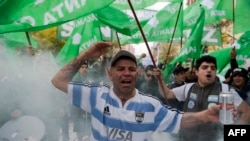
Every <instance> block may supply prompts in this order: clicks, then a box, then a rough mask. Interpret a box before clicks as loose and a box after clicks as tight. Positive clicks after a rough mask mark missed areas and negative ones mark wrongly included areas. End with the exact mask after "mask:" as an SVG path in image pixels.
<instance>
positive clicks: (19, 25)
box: [0, 0, 114, 33]
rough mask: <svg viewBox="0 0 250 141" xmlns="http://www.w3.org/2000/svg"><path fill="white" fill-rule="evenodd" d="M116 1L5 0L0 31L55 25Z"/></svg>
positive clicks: (0, 9) (0, 4)
mask: <svg viewBox="0 0 250 141" xmlns="http://www.w3.org/2000/svg"><path fill="white" fill-rule="evenodd" d="M113 1H114V0H102V1H100V0H64V1H61V0H46V1H45V0H36V1H35V0H23V1H17V0H2V1H0V13H1V16H0V33H6V32H13V31H34V30H41V29H46V28H49V27H52V26H56V25H59V24H62V23H65V22H67V21H70V20H73V19H76V18H79V17H81V16H84V15H87V14H90V13H92V12H94V11H96V10H99V9H101V8H103V7H105V6H107V5H109V4H111V3H112V2H113Z"/></svg>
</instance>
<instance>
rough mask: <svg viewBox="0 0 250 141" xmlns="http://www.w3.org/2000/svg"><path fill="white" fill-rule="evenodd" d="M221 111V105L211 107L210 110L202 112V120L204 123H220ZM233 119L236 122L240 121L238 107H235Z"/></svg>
mask: <svg viewBox="0 0 250 141" xmlns="http://www.w3.org/2000/svg"><path fill="white" fill-rule="evenodd" d="M220 110H221V106H220V105H214V106H211V107H210V108H208V109H207V110H205V111H203V112H201V115H200V116H201V120H202V122H218V121H219V116H220V115H219V112H220ZM232 114H233V118H234V121H237V120H238V116H237V114H238V112H237V107H236V106H235V107H234V110H233V113H232Z"/></svg>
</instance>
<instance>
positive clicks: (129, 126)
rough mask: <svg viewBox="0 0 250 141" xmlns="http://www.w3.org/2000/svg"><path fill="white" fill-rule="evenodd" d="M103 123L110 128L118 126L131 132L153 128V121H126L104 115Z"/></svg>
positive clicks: (151, 129)
mask: <svg viewBox="0 0 250 141" xmlns="http://www.w3.org/2000/svg"><path fill="white" fill-rule="evenodd" d="M104 124H105V126H108V127H111V128H118V129H123V130H127V131H132V132H147V131H153V130H155V129H154V128H153V127H154V123H142V124H140V123H131V122H126V121H121V119H114V118H110V117H107V116H105V117H104Z"/></svg>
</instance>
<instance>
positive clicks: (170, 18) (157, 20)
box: [120, 3, 183, 44]
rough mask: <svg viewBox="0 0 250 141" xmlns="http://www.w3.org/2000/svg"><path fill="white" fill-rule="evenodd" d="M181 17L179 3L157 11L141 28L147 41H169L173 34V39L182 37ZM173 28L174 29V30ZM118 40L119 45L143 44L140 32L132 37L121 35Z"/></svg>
mask: <svg viewBox="0 0 250 141" xmlns="http://www.w3.org/2000/svg"><path fill="white" fill-rule="evenodd" d="M182 16H183V13H182V7H181V5H180V3H170V4H169V5H167V6H166V7H164V8H163V9H161V10H160V11H158V12H157V13H156V15H155V16H153V17H152V18H150V20H149V21H148V22H147V24H146V25H145V26H143V28H142V30H143V32H144V34H145V36H146V38H147V41H169V40H170V39H171V38H172V36H173V34H174V35H175V36H174V37H176V38H177V37H178V38H180V37H181V36H182V27H183V26H182V18H183V17H182ZM176 23H177V25H176ZM175 25H176V26H175ZM174 28H176V29H175V30H174ZM174 31H175V32H174ZM120 38H121V44H128V43H140V42H143V40H142V39H143V38H142V35H141V32H140V31H138V32H137V33H135V34H133V35H132V36H124V35H123V36H121V37H120Z"/></svg>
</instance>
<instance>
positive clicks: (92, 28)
mask: <svg viewBox="0 0 250 141" xmlns="http://www.w3.org/2000/svg"><path fill="white" fill-rule="evenodd" d="M83 21H84V22H83ZM95 22H97V19H96V17H95V16H94V14H90V15H88V16H85V17H83V18H79V19H78V20H76V21H75V23H78V24H75V28H74V30H73V31H72V34H71V35H70V38H68V40H67V42H66V43H65V45H64V46H63V48H62V49H61V50H60V52H59V53H58V55H57V56H56V62H57V63H58V64H59V65H60V66H64V65H65V64H67V63H68V62H70V61H71V60H73V59H74V58H75V57H76V56H78V55H79V53H80V52H82V51H85V50H86V49H88V48H89V46H90V45H92V44H93V43H94V42H97V41H101V40H102V37H101V31H100V29H99V26H96V24H95Z"/></svg>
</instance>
